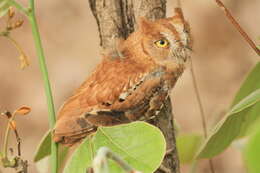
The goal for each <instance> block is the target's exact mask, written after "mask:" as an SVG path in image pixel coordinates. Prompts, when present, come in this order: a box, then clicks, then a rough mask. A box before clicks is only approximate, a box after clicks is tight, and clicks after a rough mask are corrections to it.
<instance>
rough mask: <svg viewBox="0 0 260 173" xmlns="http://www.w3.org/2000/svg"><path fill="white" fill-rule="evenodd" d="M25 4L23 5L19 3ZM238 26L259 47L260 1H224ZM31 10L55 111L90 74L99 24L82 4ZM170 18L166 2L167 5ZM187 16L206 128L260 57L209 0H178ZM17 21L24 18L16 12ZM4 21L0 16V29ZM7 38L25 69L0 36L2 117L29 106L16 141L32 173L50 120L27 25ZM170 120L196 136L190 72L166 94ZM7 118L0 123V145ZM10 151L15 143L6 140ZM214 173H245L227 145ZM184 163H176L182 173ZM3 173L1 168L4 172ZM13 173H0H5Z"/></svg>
mask: <svg viewBox="0 0 260 173" xmlns="http://www.w3.org/2000/svg"><path fill="white" fill-rule="evenodd" d="M21 2H22V3H24V4H26V2H27V1H26V0H21ZM224 2H225V4H226V6H227V7H228V8H229V9H230V10H231V11H232V13H233V15H234V16H235V17H236V18H237V19H238V21H239V22H240V24H241V25H242V26H243V28H244V29H245V30H246V31H247V32H248V34H249V35H250V36H251V37H252V39H253V40H254V41H255V42H258V43H259V42H260V41H259V40H257V38H258V37H259V36H260V30H259V27H260V18H259V16H260V1H258V0H250V1H248V0H239V1H238V0H225V1H224ZM36 6H37V9H36V12H37V17H38V22H39V28H40V32H41V36H42V41H43V45H44V50H45V54H46V58H47V65H48V69H49V76H50V80H51V84H52V90H53V95H54V100H55V107H56V110H58V109H59V107H60V106H61V104H62V103H63V102H64V100H66V98H68V97H69V96H70V95H71V93H72V92H73V90H75V89H76V88H77V87H78V86H79V85H80V84H81V83H82V82H83V81H84V79H85V78H86V77H87V76H88V75H89V73H90V72H91V71H92V70H93V68H94V67H95V66H96V65H97V63H98V62H99V61H100V60H101V56H100V48H99V36H98V30H97V25H96V22H95V20H94V17H93V16H92V14H91V11H90V9H89V6H88V1H87V0H77V1H71V0H56V1H52V0H44V1H37V2H36ZM167 9H168V12H167V13H168V16H170V15H171V14H172V13H171V12H172V9H173V6H172V3H171V1H170V0H168V3H167ZM183 9H184V14H185V17H186V19H187V20H188V21H189V22H190V25H191V29H192V33H193V37H194V53H193V56H192V59H193V62H194V69H195V73H196V77H197V81H198V85H199V90H200V94H201V97H202V103H203V106H204V109H205V113H206V115H207V117H206V118H207V122H208V126H209V127H211V126H212V125H213V124H215V123H216V122H217V121H218V120H219V119H220V118H221V117H222V116H223V115H224V113H225V111H226V109H227V108H228V107H229V105H230V103H231V101H232V99H233V97H234V95H235V93H236V91H237V90H238V89H239V86H240V84H241V83H242V81H243V79H244V78H245V76H246V75H247V74H248V72H249V70H250V69H251V68H252V67H253V66H254V65H255V64H256V62H257V61H258V60H259V57H257V55H256V53H255V52H254V51H253V50H252V49H251V48H250V47H249V46H248V45H247V43H246V42H245V41H244V40H243V39H242V38H241V36H240V35H239V34H238V32H237V31H236V30H235V29H234V28H233V26H232V25H231V24H230V23H229V22H228V21H227V19H226V17H225V16H224V14H223V13H222V11H221V10H220V9H219V8H218V7H217V5H216V4H215V1H213V0H208V1H205V0H196V1H192V0H183ZM16 18H17V19H23V18H24V17H23V16H21V15H19V14H18V15H16ZM4 27H5V18H1V19H0V31H2V30H3V29H4ZM12 37H13V38H15V40H16V41H17V42H18V43H20V44H21V46H22V48H23V49H24V51H25V52H26V54H27V55H28V57H29V61H30V66H29V67H28V68H26V69H25V70H21V69H20V68H19V60H18V56H19V54H18V52H17V51H16V49H15V48H14V47H13V45H12V44H11V43H10V42H9V41H8V40H6V39H5V38H4V37H0V112H3V111H5V110H9V111H13V110H15V109H16V108H18V107H19V106H21V105H28V106H30V107H31V108H32V112H31V113H30V115H28V116H24V117H22V116H21V117H17V128H18V130H19V133H20V136H21V138H22V155H23V156H24V158H26V159H28V161H29V172H37V171H36V168H35V164H34V163H33V161H32V159H33V155H34V152H35V150H36V147H37V144H38V143H39V141H40V139H41V138H42V136H43V135H44V133H45V132H46V131H47V129H48V115H47V106H46V98H45V94H44V88H43V81H42V76H41V73H40V71H39V64H38V60H37V57H36V55H35V47H34V42H33V39H32V34H31V30H30V26H29V23H28V21H26V20H25V23H24V25H23V27H22V28H20V29H17V30H15V31H14V32H13V33H12ZM172 101H173V108H174V110H173V111H174V115H175V118H176V119H177V122H178V124H179V125H180V129H181V132H187V133H190V132H193V133H199V134H201V133H202V125H201V118H200V114H199V109H198V103H197V101H196V98H195V93H194V89H193V87H192V82H191V75H190V70H189V68H188V69H187V70H186V71H185V73H184V74H183V76H182V77H181V78H180V79H179V81H178V83H177V85H176V87H175V88H174V89H173V92H172ZM5 127H6V121H5V120H4V119H3V118H1V119H0V146H1V145H2V141H3V135H4V130H5ZM12 141H13V143H14V146H15V140H12ZM213 161H214V165H215V169H216V172H217V173H230V172H236V173H244V172H245V171H246V170H245V167H244V165H243V160H242V158H241V152H240V151H239V150H238V149H237V148H236V147H230V148H229V149H228V150H226V151H225V152H224V153H222V154H221V155H219V156H217V157H216V158H214V159H213ZM188 168H189V166H187V165H186V166H185V165H182V171H183V173H185V172H188ZM2 171H3V170H2ZM8 172H13V170H4V173H8ZM198 172H200V173H207V172H209V169H208V164H207V161H205V160H202V161H201V162H200V164H199V171H198Z"/></svg>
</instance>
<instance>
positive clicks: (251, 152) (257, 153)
mask: <svg viewBox="0 0 260 173" xmlns="http://www.w3.org/2000/svg"><path fill="white" fill-rule="evenodd" d="M259 125H260V124H259ZM259 147H260V128H259V127H258V130H257V132H256V133H255V134H254V135H252V136H251V137H250V139H249V141H248V144H247V146H246V148H245V153H244V160H245V162H246V166H247V168H248V173H259V172H260V164H259V160H260V148H259Z"/></svg>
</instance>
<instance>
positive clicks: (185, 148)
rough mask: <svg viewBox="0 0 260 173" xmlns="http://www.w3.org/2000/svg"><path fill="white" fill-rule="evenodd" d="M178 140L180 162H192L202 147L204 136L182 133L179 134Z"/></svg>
mask: <svg viewBox="0 0 260 173" xmlns="http://www.w3.org/2000/svg"><path fill="white" fill-rule="evenodd" d="M176 141H177V149H178V154H179V159H180V162H181V163H191V162H192V161H193V160H194V157H195V154H196V153H197V151H198V149H199V147H200V144H201V142H202V136H201V135H197V134H182V135H179V136H177V139H176Z"/></svg>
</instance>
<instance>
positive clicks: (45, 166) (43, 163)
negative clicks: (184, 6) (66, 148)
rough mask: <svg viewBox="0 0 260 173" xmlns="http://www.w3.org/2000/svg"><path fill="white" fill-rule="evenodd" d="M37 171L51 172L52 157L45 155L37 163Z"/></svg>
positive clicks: (40, 172)
mask: <svg viewBox="0 0 260 173" xmlns="http://www.w3.org/2000/svg"><path fill="white" fill-rule="evenodd" d="M35 166H36V168H37V173H49V172H50V157H45V158H43V159H41V160H39V161H38V162H36V163H35Z"/></svg>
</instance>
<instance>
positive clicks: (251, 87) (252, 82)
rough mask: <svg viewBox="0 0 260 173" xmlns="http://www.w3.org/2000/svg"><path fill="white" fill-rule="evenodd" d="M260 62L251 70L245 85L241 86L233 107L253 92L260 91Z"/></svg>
mask: <svg viewBox="0 0 260 173" xmlns="http://www.w3.org/2000/svg"><path fill="white" fill-rule="evenodd" d="M259 74H260V62H258V63H257V64H256V66H255V67H254V68H253V69H252V70H251V72H250V73H249V75H248V76H247V78H246V79H245V81H244V82H243V84H242V85H241V87H240V89H239V91H238V92H237V94H236V96H235V98H234V100H233V103H232V106H234V105H236V104H237V103H238V102H240V101H241V100H242V99H243V98H245V97H246V96H248V95H249V94H250V93H252V92H253V91H255V90H257V89H260V75H259Z"/></svg>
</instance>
